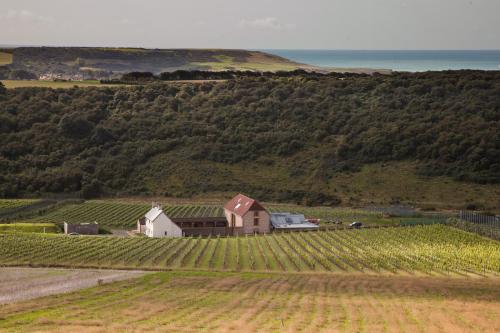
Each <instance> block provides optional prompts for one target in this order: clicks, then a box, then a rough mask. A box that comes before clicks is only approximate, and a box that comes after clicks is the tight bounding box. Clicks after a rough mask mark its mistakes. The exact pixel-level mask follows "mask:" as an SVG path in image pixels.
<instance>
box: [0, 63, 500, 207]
mask: <svg viewBox="0 0 500 333" xmlns="http://www.w3.org/2000/svg"><path fill="white" fill-rule="evenodd" d="M0 91H1V90H0ZM0 141H1V142H2V143H4V144H3V145H2V146H0V169H1V170H6V172H3V173H2V174H0V196H4V197H9V196H16V195H39V194H44V193H66V194H68V195H74V194H83V195H84V196H86V197H92V196H99V195H117V194H118V195H137V194H138V195H168V196H192V195H197V194H203V193H213V192H233V193H234V192H236V191H242V192H246V193H248V194H250V195H253V196H255V197H258V198H260V199H261V200H274V201H288V202H302V203H305V204H318V203H322V204H338V203H339V202H342V203H344V204H354V205H356V204H367V203H368V204H370V203H398V202H406V203H413V204H417V205H425V206H429V207H452V208H459V207H465V206H468V205H470V206H474V205H475V206H481V207H483V208H486V209H492V210H494V209H497V210H498V202H500V184H499V183H500V178H499V176H500V163H499V161H500V73H498V72H472V71H470V72H467V71H465V72H441V73H420V74H394V75H391V76H350V77H343V78H337V77H333V76H322V77H311V76H308V77H304V76H300V75H299V76H295V77H290V78H282V77H275V78H273V77H267V78H266V77H261V78H242V79H236V80H229V81H226V82H207V83H203V84H190V83H184V84H177V83H154V84H149V85H144V86H134V87H116V88H106V87H103V88H75V89H67V90H52V89H46V88H45V89H44V88H23V89H9V90H3V92H1V95H0Z"/></svg>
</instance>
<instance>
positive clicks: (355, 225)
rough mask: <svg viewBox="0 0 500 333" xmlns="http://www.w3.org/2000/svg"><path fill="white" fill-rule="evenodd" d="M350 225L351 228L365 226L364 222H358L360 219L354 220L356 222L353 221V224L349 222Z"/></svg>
mask: <svg viewBox="0 0 500 333" xmlns="http://www.w3.org/2000/svg"><path fill="white" fill-rule="evenodd" d="M349 226H350V227H351V228H361V227H362V226H363V223H361V222H358V221H354V222H352V223H351V224H349Z"/></svg>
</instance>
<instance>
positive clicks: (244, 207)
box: [224, 193, 266, 216]
mask: <svg viewBox="0 0 500 333" xmlns="http://www.w3.org/2000/svg"><path fill="white" fill-rule="evenodd" d="M224 208H225V209H227V210H229V211H231V212H232V213H234V214H236V215H239V216H243V215H245V214H246V213H247V212H248V211H249V210H266V209H265V208H264V207H263V206H262V205H261V204H260V203H259V202H258V201H257V200H255V199H252V198H249V197H247V196H246V195H243V194H241V193H240V194H238V195H237V196H235V197H234V198H232V199H231V200H229V201H228V202H227V203H226V204H225V205H224Z"/></svg>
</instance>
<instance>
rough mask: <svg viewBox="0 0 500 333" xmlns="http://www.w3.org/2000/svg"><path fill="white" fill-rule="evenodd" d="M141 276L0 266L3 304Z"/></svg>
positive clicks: (132, 273) (137, 272)
mask: <svg viewBox="0 0 500 333" xmlns="http://www.w3.org/2000/svg"><path fill="white" fill-rule="evenodd" d="M142 274H143V272H140V271H116V270H78V269H52V268H18V267H0V305H1V304H6V303H12V302H17V301H21V300H27V299H32V298H37V297H42V296H48V295H53V294H60V293H67V292H70V291H75V290H78V289H83V288H89V287H93V286H96V285H97V284H99V283H109V282H114V281H120V280H124V279H129V278H133V277H138V276H140V275H142ZM0 312H1V306H0Z"/></svg>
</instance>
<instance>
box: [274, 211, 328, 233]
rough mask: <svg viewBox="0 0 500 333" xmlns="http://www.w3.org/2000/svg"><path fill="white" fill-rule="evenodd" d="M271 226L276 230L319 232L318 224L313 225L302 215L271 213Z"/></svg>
mask: <svg viewBox="0 0 500 333" xmlns="http://www.w3.org/2000/svg"><path fill="white" fill-rule="evenodd" d="M271 225H272V227H273V229H274V230H278V231H279V230H282V231H283V230H318V229H319V226H318V225H317V224H314V223H311V222H309V221H308V220H306V218H305V217H304V215H302V214H290V213H271Z"/></svg>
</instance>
